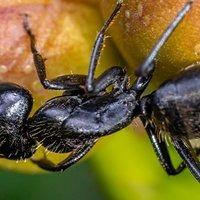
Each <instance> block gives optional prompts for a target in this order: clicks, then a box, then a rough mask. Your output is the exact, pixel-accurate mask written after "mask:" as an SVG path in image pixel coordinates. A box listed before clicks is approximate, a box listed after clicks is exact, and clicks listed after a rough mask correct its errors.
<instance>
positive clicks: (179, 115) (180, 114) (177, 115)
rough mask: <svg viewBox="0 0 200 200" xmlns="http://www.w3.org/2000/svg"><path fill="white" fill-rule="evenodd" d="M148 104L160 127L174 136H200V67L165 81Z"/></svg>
mask: <svg viewBox="0 0 200 200" xmlns="http://www.w3.org/2000/svg"><path fill="white" fill-rule="evenodd" d="M148 103H149V105H146V106H148V107H149V108H152V111H151V112H152V114H151V120H153V121H154V123H155V124H156V126H157V127H159V128H161V129H163V130H165V131H167V132H168V133H169V134H173V136H177V137H179V136H181V137H186V138H188V139H200V66H199V65H196V66H193V67H190V68H189V69H187V70H184V71H183V72H182V73H181V74H179V75H178V76H177V77H175V78H173V79H172V80H169V81H167V82H165V83H164V84H163V85H162V86H161V87H160V88H159V89H158V90H157V91H155V93H153V94H152V96H151V101H150V102H148ZM162 127H163V128H162Z"/></svg>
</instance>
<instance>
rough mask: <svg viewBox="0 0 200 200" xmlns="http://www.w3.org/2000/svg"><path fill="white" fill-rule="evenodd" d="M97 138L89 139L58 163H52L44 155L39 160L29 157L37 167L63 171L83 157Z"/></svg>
mask: <svg viewBox="0 0 200 200" xmlns="http://www.w3.org/2000/svg"><path fill="white" fill-rule="evenodd" d="M96 142H97V139H93V140H92V139H91V140H89V141H86V142H85V143H84V144H82V145H80V146H79V147H78V148H77V149H75V150H74V151H73V152H72V153H71V154H70V155H69V156H68V157H67V158H66V159H65V160H63V161H62V162H60V163H58V164H54V163H53V162H51V161H50V160H48V159H47V158H46V157H44V158H43V159H40V160H35V159H31V161H32V162H33V163H34V164H36V165H37V166H38V167H40V168H42V169H44V170H47V171H52V172H58V171H64V170H66V169H67V168H69V167H70V166H72V165H73V164H75V163H76V162H78V161H79V160H80V159H81V158H82V157H84V156H85V155H86V154H87V153H88V152H89V151H90V149H91V148H92V147H93V146H94V145H95V144H96Z"/></svg>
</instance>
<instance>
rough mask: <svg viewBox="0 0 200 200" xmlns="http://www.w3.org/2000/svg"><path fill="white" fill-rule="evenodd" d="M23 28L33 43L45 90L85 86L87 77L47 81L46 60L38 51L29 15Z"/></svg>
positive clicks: (34, 54) (71, 76) (73, 88)
mask: <svg viewBox="0 0 200 200" xmlns="http://www.w3.org/2000/svg"><path fill="white" fill-rule="evenodd" d="M23 26H24V29H25V31H26V32H27V34H28V36H29V38H30V42H31V52H32V54H33V60H34V64H35V67H36V70H37V74H38V77H39V79H40V82H41V84H42V85H43V87H44V88H45V89H54V90H68V89H69V90H79V89H80V86H85V81H86V76H85V75H78V74H72V75H64V76H59V77H57V78H55V79H52V80H47V79H46V70H45V60H44V59H43V58H42V56H41V55H40V54H39V52H38V51H37V49H36V45H35V44H36V41H35V36H34V34H33V33H32V31H31V28H30V26H29V23H28V15H27V14H24V20H23Z"/></svg>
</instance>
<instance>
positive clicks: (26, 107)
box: [0, 83, 36, 159]
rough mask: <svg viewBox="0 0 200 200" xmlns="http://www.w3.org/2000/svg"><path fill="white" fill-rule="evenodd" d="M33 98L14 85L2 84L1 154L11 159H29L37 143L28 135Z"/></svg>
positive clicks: (0, 101)
mask: <svg viewBox="0 0 200 200" xmlns="http://www.w3.org/2000/svg"><path fill="white" fill-rule="evenodd" d="M32 101H33V100H32V97H31V95H30V93H29V92H28V91H27V90H25V89H23V88H22V87H20V86H18V85H16V84H13V83H1V84H0V132H1V134H0V144H1V145H0V153H1V157H5V158H9V159H25V158H29V157H31V156H32V155H33V153H34V152H35V147H36V142H35V140H33V139H31V138H30V137H29V135H28V133H27V129H26V126H27V118H28V115H29V113H30V111H31V108H32Z"/></svg>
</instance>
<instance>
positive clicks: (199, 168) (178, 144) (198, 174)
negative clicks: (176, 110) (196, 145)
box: [171, 136, 200, 182]
mask: <svg viewBox="0 0 200 200" xmlns="http://www.w3.org/2000/svg"><path fill="white" fill-rule="evenodd" d="M171 138H172V141H173V143H174V147H175V149H176V150H177V152H178V153H179V155H180V156H181V158H182V159H183V160H184V162H185V164H186V165H187V167H188V168H189V170H190V172H191V173H192V174H193V176H194V177H195V178H196V179H197V181H199V182H200V163H199V160H198V158H197V155H196V154H195V152H193V150H192V148H191V149H189V148H188V147H186V144H189V142H188V141H186V140H184V139H182V138H177V137H173V136H172V137H171ZM189 146H190V145H189Z"/></svg>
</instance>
